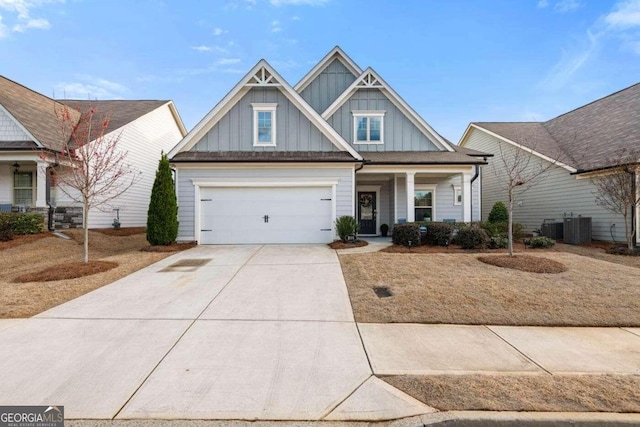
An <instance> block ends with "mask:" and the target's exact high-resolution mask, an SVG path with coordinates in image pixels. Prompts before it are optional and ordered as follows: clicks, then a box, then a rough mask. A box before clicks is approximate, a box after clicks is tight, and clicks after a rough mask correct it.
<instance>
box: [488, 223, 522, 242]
mask: <svg viewBox="0 0 640 427" xmlns="http://www.w3.org/2000/svg"><path fill="white" fill-rule="evenodd" d="M478 225H479V226H480V227H482V228H484V229H485V230H486V231H487V233H489V235H490V236H491V237H496V238H502V237H505V238H507V236H508V235H509V221H508V220H507V221H506V222H488V221H487V222H480V223H478ZM523 238H524V226H523V225H522V224H520V223H518V222H514V223H513V241H514V242H518V241H520V240H522V239H523Z"/></svg>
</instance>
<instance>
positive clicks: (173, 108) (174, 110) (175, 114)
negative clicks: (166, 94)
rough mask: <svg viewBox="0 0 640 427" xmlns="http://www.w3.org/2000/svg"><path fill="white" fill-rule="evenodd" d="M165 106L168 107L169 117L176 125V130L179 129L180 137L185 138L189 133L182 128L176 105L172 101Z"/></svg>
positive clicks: (182, 124) (182, 123)
mask: <svg viewBox="0 0 640 427" xmlns="http://www.w3.org/2000/svg"><path fill="white" fill-rule="evenodd" d="M166 105H168V106H169V110H171V115H172V116H173V119H174V120H175V121H176V124H177V125H178V129H180V133H181V134H182V137H183V138H184V137H185V136H187V134H188V133H189V132H187V128H186V127H185V126H184V122H183V121H182V117H181V116H180V113H179V112H178V107H176V104H175V103H174V102H173V101H169V102H167V104H166Z"/></svg>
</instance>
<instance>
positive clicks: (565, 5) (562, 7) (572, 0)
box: [553, 0, 582, 13]
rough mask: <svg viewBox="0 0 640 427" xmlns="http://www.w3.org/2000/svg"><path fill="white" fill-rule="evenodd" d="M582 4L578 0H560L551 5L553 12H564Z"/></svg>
mask: <svg viewBox="0 0 640 427" xmlns="http://www.w3.org/2000/svg"><path fill="white" fill-rule="evenodd" d="M580 6H582V3H580V2H579V1H578V0H560V1H559V2H557V3H556V4H555V5H554V6H553V10H554V12H558V13H566V12H571V11H573V10H576V9H578V8H579V7H580Z"/></svg>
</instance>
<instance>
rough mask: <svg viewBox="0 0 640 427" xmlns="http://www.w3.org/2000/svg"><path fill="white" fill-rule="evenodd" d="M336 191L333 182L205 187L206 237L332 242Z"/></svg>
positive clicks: (237, 241)
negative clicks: (319, 184)
mask: <svg viewBox="0 0 640 427" xmlns="http://www.w3.org/2000/svg"><path fill="white" fill-rule="evenodd" d="M331 193H332V191H331V188H330V187H284V188H270V187H267V188H262V187H261V188H254V187H249V188H246V187H240V188H203V189H201V199H202V201H201V215H200V223H201V230H202V231H201V243H203V244H234V243H235V244H250V243H327V242H330V241H331V240H332V239H333V232H332V223H331V221H332V216H333V215H332V209H333V204H332V201H331ZM265 215H268V221H265V218H264V217H265Z"/></svg>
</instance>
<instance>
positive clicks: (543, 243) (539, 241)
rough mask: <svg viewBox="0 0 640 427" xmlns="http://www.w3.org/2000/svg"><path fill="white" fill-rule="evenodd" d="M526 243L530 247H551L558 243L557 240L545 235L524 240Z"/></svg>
mask: <svg viewBox="0 0 640 427" xmlns="http://www.w3.org/2000/svg"><path fill="white" fill-rule="evenodd" d="M524 244H525V245H527V246H529V247H530V248H533V249H537V248H550V247H552V246H553V245H555V244H556V241H555V240H553V239H550V238H548V237H544V236H537V237H531V238H529V239H525V240H524Z"/></svg>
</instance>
